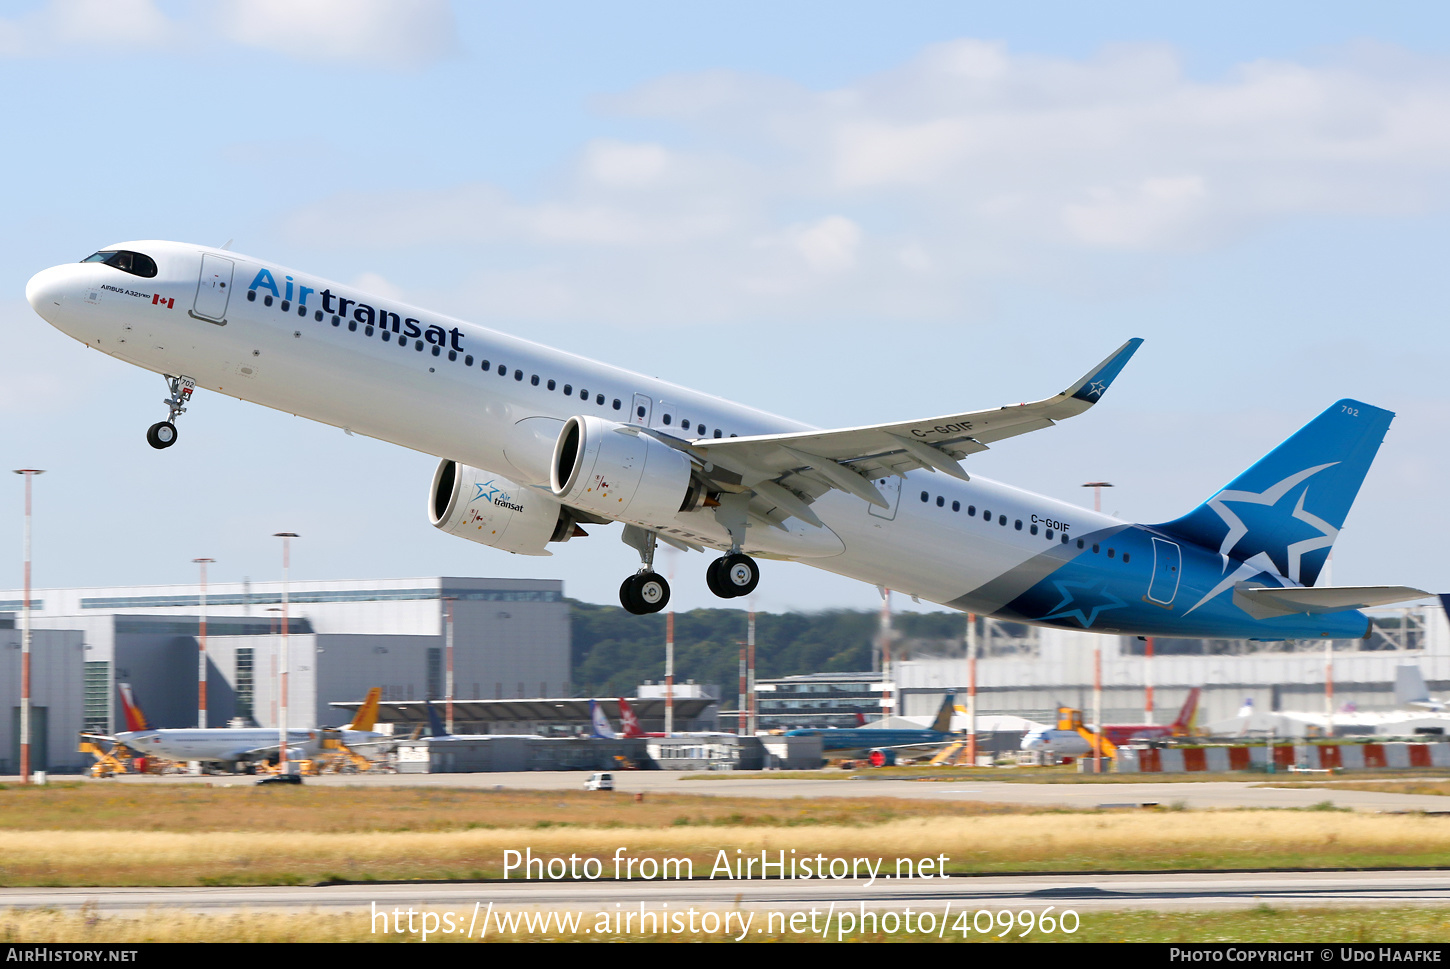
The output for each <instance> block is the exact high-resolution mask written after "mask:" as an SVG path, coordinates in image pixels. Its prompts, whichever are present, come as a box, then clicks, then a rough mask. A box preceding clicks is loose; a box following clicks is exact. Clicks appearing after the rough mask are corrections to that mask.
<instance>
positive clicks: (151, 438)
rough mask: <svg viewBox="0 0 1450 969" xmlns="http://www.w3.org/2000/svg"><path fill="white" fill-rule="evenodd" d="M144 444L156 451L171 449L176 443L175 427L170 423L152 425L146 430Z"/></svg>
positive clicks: (163, 422)
mask: <svg viewBox="0 0 1450 969" xmlns="http://www.w3.org/2000/svg"><path fill="white" fill-rule="evenodd" d="M146 443H147V444H149V445H151V446H152V447H154V448H156V449H157V450H158V451H160V450H163V449H165V448H169V447H171V445H173V444H175V443H176V425H175V424H173V423H171V422H170V421H160V422H158V423H155V424H152V425H151V426H150V427H149V428H147V430H146Z"/></svg>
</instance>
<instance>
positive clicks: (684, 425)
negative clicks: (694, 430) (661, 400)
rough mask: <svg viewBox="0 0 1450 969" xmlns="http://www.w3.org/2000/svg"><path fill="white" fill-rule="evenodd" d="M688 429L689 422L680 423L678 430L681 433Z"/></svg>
mask: <svg viewBox="0 0 1450 969" xmlns="http://www.w3.org/2000/svg"><path fill="white" fill-rule="evenodd" d="M689 429H690V422H689V421H680V430H682V431H688V430H689Z"/></svg>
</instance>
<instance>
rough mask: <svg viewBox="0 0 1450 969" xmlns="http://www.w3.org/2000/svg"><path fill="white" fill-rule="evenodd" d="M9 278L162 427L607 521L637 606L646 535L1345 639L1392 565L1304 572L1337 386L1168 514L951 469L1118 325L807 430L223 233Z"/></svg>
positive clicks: (491, 533) (1345, 419)
mask: <svg viewBox="0 0 1450 969" xmlns="http://www.w3.org/2000/svg"><path fill="white" fill-rule="evenodd" d="M26 298H27V300H28V301H29V302H30V305H31V306H32V307H33V308H34V309H35V311H36V312H37V313H38V314H39V315H40V316H41V317H42V318H43V319H45V320H46V321H47V322H49V323H51V324H52V325H53V326H55V327H57V328H59V329H60V330H61V331H63V332H65V333H66V334H68V335H70V336H71V337H73V338H74V339H76V340H78V341H80V342H82V343H84V344H86V345H87V346H89V347H91V348H94V349H97V350H100V351H102V352H104V353H108V354H110V355H112V356H115V357H116V358H118V359H120V360H123V361H125V362H128V363H131V364H134V365H136V366H138V367H142V368H144V369H147V370H151V371H153V372H155V373H158V374H160V375H162V376H163V378H164V379H165V381H166V385H167V388H168V392H169V396H168V397H167V398H166V399H165V400H164V401H163V403H164V404H165V405H166V407H167V417H166V419H165V420H162V421H159V422H157V423H156V424H153V425H152V426H151V428H150V429H149V430H148V432H147V440H148V442H149V443H150V444H151V445H152V446H153V447H156V448H167V447H171V446H173V445H174V444H175V443H176V440H177V429H176V421H177V420H178V418H179V417H180V415H181V414H183V413H184V412H185V411H186V410H187V408H188V406H194V400H193V394H194V392H195V390H196V389H197V388H198V387H200V388H203V389H207V390H213V391H216V392H218V393H223V394H227V395H229V396H233V397H236V398H239V399H244V400H248V401H253V402H256V403H260V404H263V405H264V406H268V407H272V408H274V409H277V410H281V411H285V412H287V413H292V414H297V415H300V416H304V417H308V418H310V419H312V420H316V421H321V422H324V423H327V424H332V425H335V426H337V427H340V428H343V429H344V430H346V431H348V432H349V433H358V434H364V435H368V436H370V437H374V438H378V439H381V440H385V441H390V442H392V443H395V444H398V445H400V446H403V447H408V448H412V449H414V450H417V451H421V452H424V453H427V454H431V455H435V456H437V457H439V458H440V459H441V460H440V463H439V464H438V466H437V469H436V470H435V472H434V474H433V479H432V482H431V486H430V489H429V492H428V501H427V509H428V516H429V520H430V522H431V523H432V524H433V525H434V526H436V527H437V528H439V529H441V530H443V531H445V532H447V533H449V534H451V535H456V536H459V537H462V538H466V539H469V540H470V541H474V542H478V543H481V544H484V545H488V546H491V547H493V548H498V549H502V550H505V551H509V552H514V553H517V554H523V555H549V554H552V553H551V550H550V549H549V548H548V546H550V545H551V544H556V543H561V542H567V541H570V540H572V539H574V538H578V537H582V536H584V535H585V534H586V532H585V531H584V529H583V528H582V527H581V526H583V525H588V524H608V523H613V522H621V523H623V524H624V528H623V531H622V534H621V538H622V539H623V541H624V542H625V543H626V544H627V545H629V546H631V547H632V548H634V549H635V551H636V552H638V554H639V558H640V566H639V568H638V570H637V571H636V572H634V573H633V574H631V575H629V576H628V577H626V578H625V580H624V581H623V583H622V584H621V586H620V603H621V605H623V606H624V608H625V609H627V610H628V611H630V612H632V613H635V614H646V613H652V612H658V611H659V610H660V609H662V608H664V606H665V604H666V603H667V602H668V601H669V597H670V587H669V584H668V583H667V582H666V581H665V579H664V578H663V577H662V576H661V575H659V573H657V572H656V571H655V569H654V557H655V550H656V548H657V547H658V543H659V542H664V543H666V544H668V545H671V546H674V547H676V548H679V549H682V550H685V549H688V550H696V551H704V550H705V549H712V550H714V551H715V552H717V553H722V554H719V555H718V557H716V558H714V559H713V560H712V561H711V562H710V564H709V567H708V568H707V569H706V572H705V582H706V585H707V586H708V587H709V588H710V590H711V591H712V592H714V593H715V594H716V595H717V596H720V597H722V598H727V599H728V598H735V597H739V596H744V595H748V594H750V593H751V592H752V591H754V589H755V588H756V585H757V584H758V583H759V581H760V569H759V565H758V563H757V561H756V557H757V556H758V557H762V558H772V559H782V560H789V561H797V562H803V563H806V564H809V565H812V566H815V567H817V568H821V569H825V570H828V571H831V572H834V573H837V574H840V575H845V576H850V577H853V578H856V579H859V580H862V581H864V582H868V583H871V584H873V585H877V586H880V587H883V588H890V589H894V590H897V591H900V592H903V593H906V594H909V595H912V596H915V597H917V598H918V599H925V600H929V601H931V602H935V603H939V604H942V605H945V606H947V607H950V608H953V609H958V610H961V611H965V612H971V613H977V614H980V615H986V616H994V617H997V618H1001V619H1010V620H1014V621H1019V622H1028V623H1034V624H1038V625H1046V626H1058V627H1066V628H1072V629H1087V630H1091V631H1094V632H1103V633H1114V634H1120V635H1140V636H1179V637H1209V638H1232V639H1256V640H1284V639H1299V640H1302V639H1320V638H1329V639H1351V638H1360V637H1362V636H1364V635H1366V634H1367V633H1368V632H1369V619H1368V617H1367V616H1366V615H1365V614H1364V613H1363V612H1362V611H1360V610H1362V609H1365V608H1368V607H1371V606H1377V605H1384V604H1387V603H1390V602H1399V601H1405V600H1407V599H1415V598H1420V597H1422V596H1423V595H1424V593H1423V592H1421V591H1420V590H1418V589H1412V588H1408V587H1404V586H1362V587H1340V588H1335V587H1315V581H1316V580H1317V579H1318V578H1319V575H1320V572H1321V570H1322V569H1323V567H1324V563H1325V560H1326V558H1327V557H1328V555H1329V551H1330V548H1331V546H1332V544H1333V542H1334V540H1335V538H1336V536H1337V535H1338V534H1339V529H1340V528H1341V527H1342V526H1343V524H1344V519H1345V517H1346V515H1347V514H1348V512H1349V507H1350V504H1351V503H1352V501H1353V499H1354V497H1355V495H1356V494H1357V493H1358V491H1359V487H1360V484H1361V482H1362V481H1363V479H1364V476H1365V474H1366V473H1367V472H1368V470H1369V465H1370V462H1371V461H1372V459H1373V458H1374V455H1375V453H1376V452H1377V451H1378V449H1379V445H1380V443H1381V441H1382V440H1383V438H1384V435H1385V431H1386V429H1387V428H1388V427H1389V424H1390V420H1391V419H1392V417H1393V416H1394V415H1393V414H1391V413H1390V412H1389V411H1386V410H1382V409H1380V408H1377V407H1372V406H1370V405H1368V404H1364V403H1360V402H1358V401H1354V400H1340V401H1337V402H1335V403H1334V404H1332V405H1330V406H1329V407H1328V408H1327V409H1326V410H1325V411H1324V412H1323V413H1321V414H1320V415H1319V416H1318V417H1316V418H1314V419H1313V420H1312V421H1310V422H1309V424H1307V425H1306V426H1305V427H1304V428H1302V429H1301V430H1299V431H1298V432H1296V433H1295V434H1293V435H1292V436H1291V437H1290V438H1289V439H1288V440H1287V441H1285V442H1284V443H1283V444H1281V445H1280V446H1279V447H1278V448H1276V449H1275V450H1273V451H1272V452H1270V453H1269V454H1268V455H1267V456H1265V457H1264V458H1263V459H1262V460H1260V461H1258V462H1257V463H1256V464H1254V465H1253V466H1252V467H1250V468H1249V469H1248V470H1247V471H1245V472H1243V473H1242V474H1240V475H1238V476H1237V477H1236V478H1234V479H1233V480H1232V481H1231V482H1230V483H1229V484H1228V486H1226V487H1225V488H1223V489H1221V490H1220V491H1218V492H1216V493H1215V494H1214V495H1212V496H1211V497H1210V498H1208V499H1207V500H1206V501H1204V502H1203V503H1202V504H1200V505H1198V506H1197V507H1196V508H1195V509H1193V510H1192V511H1190V512H1189V513H1188V514H1186V515H1184V516H1183V517H1181V518H1178V519H1175V520H1173V521H1168V522H1163V523H1159V524H1137V523H1132V522H1127V521H1121V520H1119V519H1117V518H1115V517H1113V516H1110V515H1105V514H1101V513H1098V512H1093V511H1088V510H1085V509H1082V508H1077V507H1074V506H1072V505H1070V504H1067V503H1066V502H1062V501H1058V500H1056V499H1053V498H1047V497H1044V496H1041V495H1035V494H1032V493H1030V492H1026V491H1021V490H1018V489H1015V488H1011V487H1009V486H1007V485H1003V484H999V483H997V482H994V481H990V480H988V479H986V478H984V477H980V476H978V475H975V474H972V475H969V474H968V473H967V472H966V471H965V470H963V468H962V466H961V464H960V462H961V461H962V460H964V459H965V458H967V457H968V456H969V455H972V454H976V453H979V452H982V451H985V450H987V449H988V448H989V447H990V446H992V445H994V444H997V443H998V442H1000V441H1003V440H1006V439H1008V438H1011V437H1015V436H1018V435H1022V434H1027V433H1031V432H1034V431H1038V430H1041V429H1044V428H1047V427H1051V426H1052V425H1053V424H1055V423H1057V422H1058V421H1061V420H1065V419H1067V418H1070V417H1073V416H1076V415H1079V414H1082V413H1083V412H1085V411H1087V410H1088V409H1090V408H1091V407H1092V406H1093V405H1095V404H1096V403H1098V402H1099V401H1100V400H1101V399H1102V397H1103V395H1104V394H1105V393H1106V391H1107V389H1108V387H1109V386H1110V385H1111V384H1112V382H1113V381H1114V379H1116V378H1117V376H1118V375H1119V373H1120V372H1121V371H1122V369H1123V368H1124V367H1125V366H1126V365H1127V363H1128V361H1129V359H1130V358H1131V357H1132V356H1133V354H1134V353H1135V352H1136V351H1137V349H1138V347H1139V345H1140V344H1141V343H1142V341H1141V340H1140V339H1136V338H1135V339H1131V340H1128V341H1127V342H1126V343H1124V344H1123V345H1122V346H1121V347H1119V348H1118V349H1117V350H1115V351H1113V352H1112V353H1111V354H1109V356H1108V357H1107V358H1106V359H1105V360H1103V361H1102V362H1101V363H1100V364H1098V365H1097V366H1095V367H1093V368H1092V369H1091V370H1089V371H1088V372H1087V373H1086V374H1085V375H1083V376H1082V377H1081V378H1080V379H1078V380H1076V381H1075V382H1073V383H1072V384H1070V385H1069V386H1068V387H1067V388H1066V389H1065V390H1063V391H1062V392H1061V393H1059V394H1056V395H1054V396H1051V397H1047V398H1044V399H1042V400H1037V401H1034V402H1030V403H1023V404H1015V405H1012V406H1007V407H996V408H990V409H986V410H978V411H971V412H960V413H952V414H947V415H944V416H940V417H931V418H928V419H924V420H907V421H895V422H889V423H883V424H874V425H869V426H861V427H850V428H844V429H839V430H822V429H819V428H815V427H811V426H809V425H806V424H802V423H800V422H797V421H793V420H789V419H786V418H784V417H778V416H775V415H772V414H768V413H765V412H763V411H760V410H756V409H753V408H750V407H746V406H744V405H741V404H737V403H732V402H730V401H726V400H723V399H721V398H719V397H715V396H712V395H710V394H704V393H700V392H698V391H693V390H689V389H687V388H685V387H682V386H679V385H677V384H672V383H667V382H665V381H662V380H658V379H655V378H652V377H646V376H643V375H640V374H637V373H632V372H630V371H628V370H623V369H620V368H617V367H612V366H607V365H604V364H601V363H598V362H595V361H592V360H588V359H585V358H582V357H578V356H575V355H572V354H568V353H564V352H561V351H558V350H554V349H550V348H548V347H544V346H541V345H539V344H535V343H532V342H529V341H527V340H523V339H520V338H518V337H514V336H510V335H507V334H504V333H499V332H496V331H493V330H488V329H484V328H482V327H478V326H474V325H470V324H468V323H465V322H462V321H459V320H455V319H452V318H449V317H446V316H442V315H440V314H436V313H430V312H428V311H425V310H421V309H417V308H414V307H411V306H408V305H406V304H404V303H402V302H400V301H397V300H393V299H388V298H383V297H378V296H372V295H368V294H366V293H363V292H362V291H360V290H358V289H357V288H356V287H353V286H348V285H344V284H341V283H335V282H330V281H328V280H324V279H320V278H318V277H315V276H312V275H309V274H306V273H302V272H298V271H295V270H291V269H286V268H284V267H282V266H280V265H277V264H276V263H272V262H268V261H265V260H259V259H255V258H252V257H249V256H244V255H241V254H238V253H235V252H232V251H230V250H226V249H215V248H210V247H207V246H199V245H190V244H183V243H176V242H163V241H144V242H124V243H118V244H116V245H113V246H108V247H106V248H105V249H102V250H100V251H98V252H96V253H94V254H92V255H90V256H88V257H86V258H85V259H83V260H81V261H80V262H78V263H71V264H66V265H61V266H55V267H52V268H50V269H45V270H42V271H41V272H38V273H36V274H35V276H33V277H32V278H31V279H30V281H29V282H28V284H27V286H26Z"/></svg>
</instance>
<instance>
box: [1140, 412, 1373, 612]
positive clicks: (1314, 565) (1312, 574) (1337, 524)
mask: <svg viewBox="0 0 1450 969" xmlns="http://www.w3.org/2000/svg"><path fill="white" fill-rule="evenodd" d="M1394 416H1395V415H1394V414H1392V413H1390V412H1389V411H1387V410H1381V409H1380V408H1378V407H1371V406H1370V405H1368V404H1362V403H1360V402H1359V401H1357V400H1341V401H1336V402H1335V403H1333V404H1331V405H1330V406H1329V408H1328V409H1327V410H1326V411H1324V413H1322V414H1320V415H1319V416H1318V417H1316V418H1314V420H1312V421H1310V422H1309V423H1308V424H1306V425H1304V426H1303V427H1302V428H1300V429H1299V430H1298V432H1296V433H1295V434H1294V436H1293V437H1291V438H1289V439H1288V440H1287V441H1285V442H1284V443H1283V444H1280V445H1279V446H1278V447H1276V448H1274V450H1272V451H1270V452H1269V453H1268V454H1267V455H1265V456H1264V457H1263V458H1262V459H1260V460H1259V461H1258V463H1256V464H1255V465H1254V466H1253V467H1251V468H1249V469H1248V470H1247V471H1245V472H1244V473H1243V474H1241V475H1239V476H1238V477H1237V478H1235V479H1233V480H1232V481H1230V482H1229V483H1228V485H1227V486H1225V487H1224V488H1223V489H1222V490H1221V491H1219V492H1218V494H1216V495H1214V496H1213V497H1212V498H1210V499H1208V501H1205V502H1204V503H1203V504H1201V505H1199V506H1198V507H1197V508H1195V509H1193V511H1191V512H1189V513H1188V514H1187V515H1185V516H1183V517H1182V518H1179V519H1178V520H1176V521H1171V522H1165V523H1163V524H1161V525H1157V526H1155V527H1156V528H1158V529H1160V530H1161V531H1164V532H1168V533H1170V534H1172V535H1176V536H1178V537H1179V538H1183V539H1186V540H1187V541H1190V542H1194V543H1196V544H1198V545H1202V546H1204V547H1206V548H1209V549H1212V550H1214V551H1216V552H1218V553H1219V554H1220V555H1224V556H1228V557H1230V558H1234V559H1238V560H1239V561H1243V562H1247V561H1249V560H1251V559H1253V558H1255V557H1256V556H1260V555H1263V556H1267V558H1268V560H1269V561H1270V562H1272V563H1273V565H1274V568H1276V569H1277V570H1278V572H1279V574H1280V575H1282V576H1285V577H1287V578H1289V579H1292V580H1293V581H1295V582H1298V583H1299V584H1301V585H1306V586H1310V585H1313V584H1314V582H1315V580H1316V579H1318V578H1319V572H1320V570H1322V569H1323V568H1324V563H1325V561H1326V560H1327V559H1328V558H1329V550H1330V548H1331V546H1333V544H1334V539H1335V538H1336V537H1338V535H1339V529H1340V528H1341V527H1342V526H1343V525H1344V519H1345V516H1346V515H1348V514H1349V506H1350V505H1351V504H1353V503H1354V498H1355V495H1357V494H1359V486H1360V484H1361V483H1363V481H1364V476H1365V474H1366V473H1368V471H1369V466H1370V462H1372V461H1373V460H1374V456H1375V453H1376V452H1377V451H1378V450H1379V446H1380V443H1381V442H1382V441H1383V440H1384V437H1385V431H1387V430H1388V429H1389V426H1390V421H1391V420H1393V419H1394Z"/></svg>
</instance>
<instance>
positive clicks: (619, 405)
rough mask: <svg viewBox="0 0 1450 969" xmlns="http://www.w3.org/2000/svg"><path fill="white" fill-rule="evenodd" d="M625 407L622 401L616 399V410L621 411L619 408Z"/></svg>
mask: <svg viewBox="0 0 1450 969" xmlns="http://www.w3.org/2000/svg"><path fill="white" fill-rule="evenodd" d="M623 406H624V404H623V403H622V402H621V401H620V399H619V398H618V397H616V398H614V409H615V410H619V408H621V407H623Z"/></svg>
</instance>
